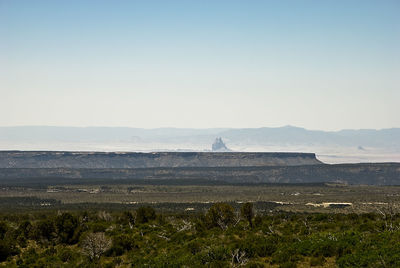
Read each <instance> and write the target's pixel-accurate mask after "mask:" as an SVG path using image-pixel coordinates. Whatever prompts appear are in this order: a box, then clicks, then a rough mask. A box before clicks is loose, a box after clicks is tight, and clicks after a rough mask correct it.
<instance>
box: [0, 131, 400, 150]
mask: <svg viewBox="0 0 400 268" xmlns="http://www.w3.org/2000/svg"><path fill="white" fill-rule="evenodd" d="M216 137H221V138H223V139H224V141H227V143H229V144H240V145H270V144H274V145H281V144H284V145H286V144H292V145H297V144H298V145H338V146H371V147H383V148H397V149H398V148H400V128H391V129H382V130H374V129H362V130H341V131H336V132H335V131H318V130H307V129H304V128H299V127H292V126H286V127H278V128H267V127H265V128H242V129H228V128H210V129H184V128H156V129H142V128H127V127H46V126H25V127H0V141H2V142H116V141H117V142H135V143H150V142H158V143H176V144H179V143H181V144H183V143H190V144H210V145H211V144H212V142H213V141H214V139H215V138H216Z"/></svg>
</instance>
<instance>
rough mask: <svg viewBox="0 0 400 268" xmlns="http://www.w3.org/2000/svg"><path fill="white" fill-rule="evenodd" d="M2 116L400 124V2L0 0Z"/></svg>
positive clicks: (24, 120)
mask: <svg viewBox="0 0 400 268" xmlns="http://www.w3.org/2000/svg"><path fill="white" fill-rule="evenodd" d="M0 114H1V116H0V125H1V126H14V125H61V126H131V127H146V128H152V127H166V126H168V127H197V128H206V127H262V126H270V127H273V126H282V125H288V124H290V125H296V126H301V127H306V128H310V129H324V130H336V129H343V128H389V127H400V116H399V115H400V1H387V0H374V1H368V0H358V1H353V0H326V1H321V0H318V1H317V0H315V1H306V0H305V1H300V0H293V1H285V0H276V1H244V0H242V1H234V0H229V1H218V0H213V1H204V0H198V1H192V0H186V1H168V0H163V1H149V0H143V1H84V0H80V1H70V0H69V1H52V0H49V1H41V0H35V1H32V0H28V1H22V0H18V1H15V0H0Z"/></svg>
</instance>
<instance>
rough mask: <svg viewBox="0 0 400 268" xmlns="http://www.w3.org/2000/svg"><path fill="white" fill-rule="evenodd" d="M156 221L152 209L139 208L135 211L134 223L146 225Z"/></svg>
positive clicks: (154, 212)
mask: <svg viewBox="0 0 400 268" xmlns="http://www.w3.org/2000/svg"><path fill="white" fill-rule="evenodd" d="M155 219H156V211H155V210H154V208H152V207H140V208H138V209H137V210H136V221H137V222H138V223H146V222H149V221H152V220H155Z"/></svg>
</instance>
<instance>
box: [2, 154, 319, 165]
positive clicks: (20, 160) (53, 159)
mask: <svg viewBox="0 0 400 268" xmlns="http://www.w3.org/2000/svg"><path fill="white" fill-rule="evenodd" d="M316 164H321V162H320V161H319V160H317V158H316V157H315V154H313V153H247V152H218V153H213V152H155V153H130V152H61V151H0V168H63V167H65V168H153V167H244V166H299V165H316Z"/></svg>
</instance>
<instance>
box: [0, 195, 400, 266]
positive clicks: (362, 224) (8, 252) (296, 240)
mask: <svg viewBox="0 0 400 268" xmlns="http://www.w3.org/2000/svg"><path fill="white" fill-rule="evenodd" d="M310 266H316V267H317V266H319V267H337V266H338V267H399V266H400V215H399V214H396V213H394V211H393V210H392V209H391V208H390V207H388V208H386V209H380V210H379V211H378V213H375V214H374V213H369V214H329V213H313V214H309V213H288V212H273V213H267V214H266V213H264V214H263V215H261V214H256V213H255V212H254V209H253V204H252V203H245V204H243V205H242V206H241V207H240V208H238V209H236V210H235V209H234V208H233V207H232V206H231V205H229V204H226V203H217V204H214V205H212V206H211V207H210V208H209V209H208V210H207V211H206V212H205V213H196V214H194V213H190V212H185V213H174V214H165V213H164V214H161V213H157V212H156V211H155V210H154V209H153V208H152V207H140V208H137V209H136V210H131V211H124V212H116V211H109V212H107V211H94V210H92V211H85V212H76V211H69V212H68V211H63V212H61V211H57V212H56V211H51V210H47V211H41V212H33V213H27V212H26V213H25V212H23V213H21V212H19V213H3V214H0V267H310Z"/></svg>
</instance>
